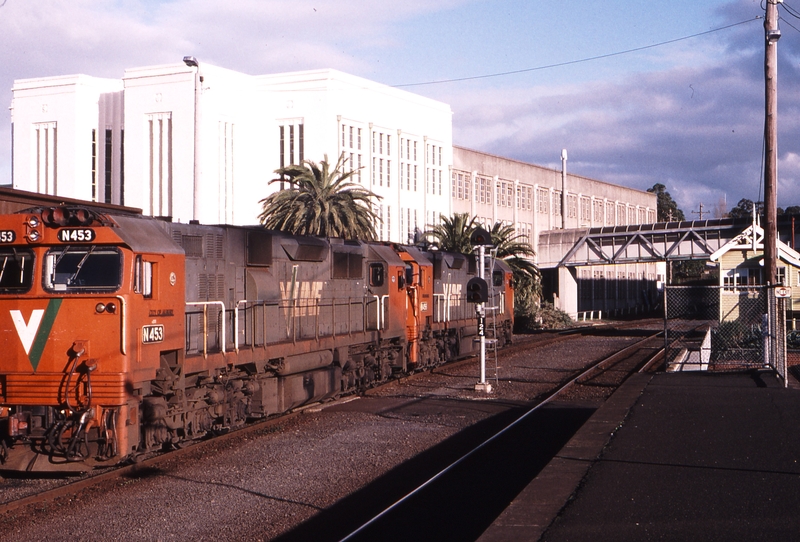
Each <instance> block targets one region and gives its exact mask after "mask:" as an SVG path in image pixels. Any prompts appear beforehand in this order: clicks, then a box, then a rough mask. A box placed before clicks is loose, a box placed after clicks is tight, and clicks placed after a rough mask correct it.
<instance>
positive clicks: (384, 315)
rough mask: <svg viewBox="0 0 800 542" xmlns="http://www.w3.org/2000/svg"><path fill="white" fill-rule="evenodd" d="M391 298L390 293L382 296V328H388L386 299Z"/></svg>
mask: <svg viewBox="0 0 800 542" xmlns="http://www.w3.org/2000/svg"><path fill="white" fill-rule="evenodd" d="M387 299H389V294H384V295H382V296H381V318H380V321H381V327H380V329H384V328H386V300H387Z"/></svg>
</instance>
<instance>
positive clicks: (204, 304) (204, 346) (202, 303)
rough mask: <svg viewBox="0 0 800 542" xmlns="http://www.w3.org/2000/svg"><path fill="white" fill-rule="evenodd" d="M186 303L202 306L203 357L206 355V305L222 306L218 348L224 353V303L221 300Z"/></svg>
mask: <svg viewBox="0 0 800 542" xmlns="http://www.w3.org/2000/svg"><path fill="white" fill-rule="evenodd" d="M186 305H187V306H188V305H191V306H194V307H203V357H204V358H205V357H208V306H209V305H219V306H220V307H222V325H221V326H220V327H221V328H222V332H221V333H220V339H221V340H220V350H221V351H222V353H223V354H225V303H223V302H222V301H187V302H186Z"/></svg>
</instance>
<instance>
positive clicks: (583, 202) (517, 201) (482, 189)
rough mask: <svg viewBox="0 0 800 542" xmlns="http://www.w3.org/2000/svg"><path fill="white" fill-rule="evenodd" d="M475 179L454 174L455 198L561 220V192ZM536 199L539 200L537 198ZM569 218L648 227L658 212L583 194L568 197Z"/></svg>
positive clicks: (461, 173)
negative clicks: (493, 198) (555, 216)
mask: <svg viewBox="0 0 800 542" xmlns="http://www.w3.org/2000/svg"><path fill="white" fill-rule="evenodd" d="M472 179H473V176H472V175H471V174H469V173H465V172H461V171H453V175H452V187H451V189H452V197H453V198H454V199H457V200H472V201H474V202H475V203H480V204H483V205H492V194H493V193H494V195H495V198H496V199H495V202H496V205H497V207H509V208H513V207H516V208H517V209H520V210H523V211H532V210H534V209H535V211H536V212H537V213H540V214H553V215H558V216H561V213H562V208H563V198H562V194H561V191H560V190H555V189H551V188H547V187H532V186H529V185H524V184H519V183H515V182H514V181H504V180H501V179H499V180H497V181H495V180H494V179H492V178H491V177H484V176H481V175H477V176H475V180H474V182H473V181H472ZM534 196H535V197H534ZM566 206H567V217H568V218H580V220H581V221H584V222H587V223H589V222H592V223H594V224H603V225H607V226H613V225H625V224H646V223H652V222H655V220H656V213H655V210H654V209H647V208H643V207H637V206H634V205H629V204H627V203H624V202H616V201H610V200H606V199H601V198H594V197H592V196H587V195H582V194H570V193H569V192H568V193H567V201H566Z"/></svg>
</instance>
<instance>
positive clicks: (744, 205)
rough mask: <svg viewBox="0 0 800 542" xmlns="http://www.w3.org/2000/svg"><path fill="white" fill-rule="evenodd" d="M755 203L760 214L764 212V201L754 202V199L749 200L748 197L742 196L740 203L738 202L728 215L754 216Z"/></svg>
mask: <svg viewBox="0 0 800 542" xmlns="http://www.w3.org/2000/svg"><path fill="white" fill-rule="evenodd" d="M753 205H755V206H756V212H757V213H758V214H759V216H760V215H762V214H764V202H763V201H757V202H755V203H753V200H749V199H747V198H742V199H740V200H739V203H737V204H736V207H733V208H732V209H731V210H730V212H729V213H728V216H729V217H731V218H751V219H752V218H753Z"/></svg>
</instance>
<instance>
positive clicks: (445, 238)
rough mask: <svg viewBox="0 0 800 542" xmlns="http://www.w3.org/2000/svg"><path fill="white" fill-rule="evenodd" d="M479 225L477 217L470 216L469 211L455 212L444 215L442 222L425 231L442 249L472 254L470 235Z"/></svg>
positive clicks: (427, 236) (426, 235)
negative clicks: (449, 215)
mask: <svg viewBox="0 0 800 542" xmlns="http://www.w3.org/2000/svg"><path fill="white" fill-rule="evenodd" d="M478 226H479V224H478V222H477V217H472V218H470V217H469V214H468V213H455V214H454V215H453V216H452V217H446V216H443V217H442V222H441V224H437V225H436V226H434V227H433V229H432V230H428V231H427V232H425V234H424V236H425V237H426V238H433V244H434V245H435V246H437V247H438V248H439V249H440V250H447V251H449V252H460V253H461V254H472V244H471V243H470V242H469V238H470V235H472V232H473V231H475V228H477V227H478Z"/></svg>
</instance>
